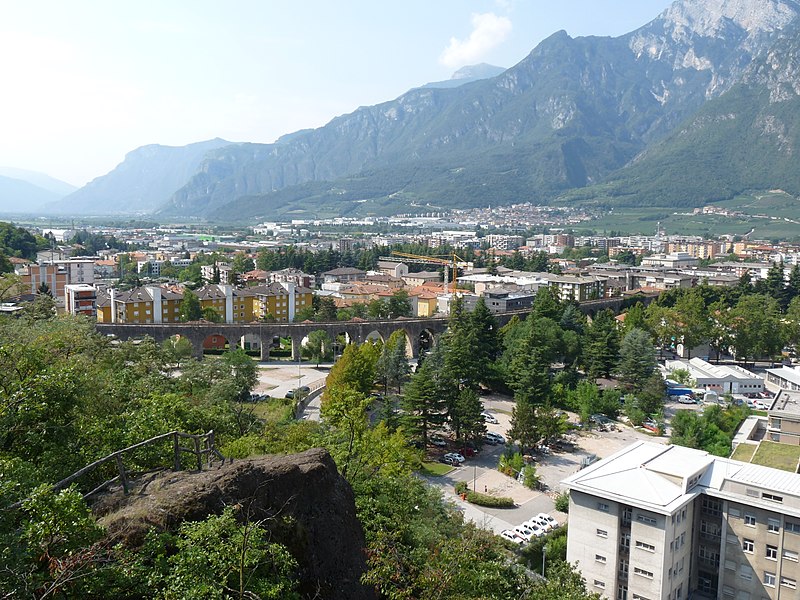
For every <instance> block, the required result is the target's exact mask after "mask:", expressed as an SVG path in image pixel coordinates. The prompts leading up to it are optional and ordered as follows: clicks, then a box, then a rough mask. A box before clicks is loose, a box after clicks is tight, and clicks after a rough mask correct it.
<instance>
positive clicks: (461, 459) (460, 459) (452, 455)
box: [444, 452, 464, 464]
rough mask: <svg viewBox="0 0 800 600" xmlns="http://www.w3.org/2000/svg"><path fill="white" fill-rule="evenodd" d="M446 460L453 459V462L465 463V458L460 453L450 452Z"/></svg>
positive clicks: (446, 455)
mask: <svg viewBox="0 0 800 600" xmlns="http://www.w3.org/2000/svg"><path fill="white" fill-rule="evenodd" d="M444 458H452V459H453V460H456V461H458V464H461V463H463V462H464V457H463V456H462V455H461V454H459V453H458V452H448V453H447V454H445V455H444Z"/></svg>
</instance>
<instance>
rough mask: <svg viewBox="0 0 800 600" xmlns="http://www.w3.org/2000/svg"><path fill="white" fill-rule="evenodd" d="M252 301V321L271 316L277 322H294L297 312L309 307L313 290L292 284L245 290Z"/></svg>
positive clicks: (271, 284)
mask: <svg viewBox="0 0 800 600" xmlns="http://www.w3.org/2000/svg"><path fill="white" fill-rule="evenodd" d="M247 291H248V292H250V293H251V294H253V296H254V297H255V299H254V300H253V319H254V320H256V321H260V320H262V319H264V318H265V317H269V316H271V317H272V318H274V319H275V320H276V321H278V322H292V321H294V317H295V314H296V313H297V311H299V310H302V309H304V308H306V307H308V306H311V304H312V299H313V296H314V292H313V290H311V289H309V288H306V287H301V286H296V285H294V284H293V283H282V284H281V283H270V284H267V285H259V286H256V287H252V288H249V289H248V290H247Z"/></svg>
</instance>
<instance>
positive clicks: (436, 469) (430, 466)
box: [420, 462, 453, 477]
mask: <svg viewBox="0 0 800 600" xmlns="http://www.w3.org/2000/svg"><path fill="white" fill-rule="evenodd" d="M452 470H453V467H452V466H451V465H446V464H444V463H440V462H424V463H422V468H421V469H420V471H421V472H422V474H423V475H432V476H434V477H441V476H442V475H447V474H448V473H449V472H450V471H452Z"/></svg>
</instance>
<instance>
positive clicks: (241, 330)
mask: <svg viewBox="0 0 800 600" xmlns="http://www.w3.org/2000/svg"><path fill="white" fill-rule="evenodd" d="M656 297H657V294H656V295H652V294H651V295H637V296H633V297H626V298H603V299H601V300H589V301H587V302H582V303H581V304H580V309H581V311H582V312H584V313H585V314H587V315H589V316H593V315H594V314H595V313H596V312H598V311H600V310H603V309H605V308H610V309H612V310H614V311H615V312H619V311H621V310H622V309H623V308H625V307H627V306H630V305H632V304H634V303H635V302H642V303H643V304H645V305H647V304H649V303H650V302H652V301H653V300H654V299H655V298H656ZM528 312H529V310H520V311H514V312H507V313H501V314H497V315H495V318H496V319H497V322H498V325H500V326H503V325H505V324H506V323H508V321H509V320H511V318H512V317H513V316H515V315H518V316H519V317H520V318H525V317H526V316H527V314H528ZM96 329H97V331H98V332H99V333H101V334H104V335H109V336H114V337H116V338H118V339H121V340H128V339H141V338H144V337H148V336H149V337H151V338H153V339H154V340H155V341H156V342H158V343H162V342H164V341H165V340H167V339H170V338H172V337H174V336H180V337H181V338H184V339H186V340H188V341H189V342H191V344H192V350H193V355H194V356H195V357H197V358H202V356H203V343H204V342H205V340H207V339H208V338H209V337H210V336H219V337H223V338H225V340H227V342H228V345H229V347H231V348H233V347H235V346H239V345H240V344H241V343H242V340H244V339H245V337H247V338H248V339H256V340H258V342H259V346H260V348H261V360H262V361H266V360H269V349H270V345H271V343H272V340H273V338H274V337H276V336H279V337H284V338H291V340H292V358H293V360H299V359H300V344H301V342H302V340H303V339H305V338H306V337H307V336H308V334H310V333H311V332H312V331H317V330H322V331H325V332H326V333H327V334H328V335H330V337H331V338H332V339H336V337H337V336H339V335H342V334H344V335H345V336H346V339H347V341H348V343H352V342H357V343H362V342H364V341H366V340H367V339H374V338H376V337H379V338H381V339H383V340H386V339H388V338H389V336H390V335H391V334H392V333H394V332H395V331H398V330H401V331H403V333H404V334H405V336H406V348H407V352H408V354H409V355H410V356H412V357H414V358H417V357H418V356H419V351H420V347H421V346H422V345H424V344H425V343H426V342H427V343H432V342H433V340H434V339H435V337H436V336H438V335H440V334H442V333H444V332H445V331H446V330H447V317H426V318H413V317H412V318H402V317H401V318H399V319H379V320H352V321H334V322H303V323H256V322H254V323H208V322H190V323H157V324H156V323H153V324H120V323H97V325H96Z"/></svg>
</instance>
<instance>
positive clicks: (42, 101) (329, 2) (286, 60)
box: [0, 0, 670, 186]
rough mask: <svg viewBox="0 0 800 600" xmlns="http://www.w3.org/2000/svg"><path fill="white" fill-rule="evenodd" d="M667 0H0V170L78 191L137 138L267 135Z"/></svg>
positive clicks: (620, 25)
mask: <svg viewBox="0 0 800 600" xmlns="http://www.w3.org/2000/svg"><path fill="white" fill-rule="evenodd" d="M669 4H670V0H557V1H555V2H553V1H552V0H547V1H545V0H405V1H404V2H402V3H392V4H391V5H390V3H388V2H383V1H380V0H340V1H338V2H336V1H333V0H231V1H229V2H220V1H219V0H214V1H212V0H172V1H169V2H165V1H164V0H136V1H132V0H112V1H108V0H69V1H65V0H25V1H24V2H21V1H19V0H0V85H2V92H0V166H4V167H15V168H21V169H29V170H33V171H40V172H43V173H47V174H48V175H51V176H53V177H56V178H58V179H61V180H64V181H67V182H68V183H71V184H73V185H76V186H81V185H84V184H85V183H87V182H88V181H90V180H92V179H94V178H95V177H98V176H101V175H104V174H105V173H107V172H109V171H110V170H112V169H113V168H114V167H115V166H116V165H117V164H119V163H120V162H122V160H123V159H124V157H125V154H126V153H127V152H129V151H131V150H133V149H135V148H138V147H139V146H143V145H146V144H164V145H170V146H180V145H184V144H189V143H192V142H198V141H202V140H206V139H211V138H215V137H221V138H224V139H226V140H229V141H232V142H263V143H269V142H273V141H274V140H275V139H277V138H278V137H279V136H281V135H283V134H286V133H291V132H293V131H297V130H299V129H306V128H313V127H320V126H322V125H324V124H325V123H327V122H328V121H330V120H331V119H332V118H333V117H335V116H338V115H342V114H346V113H349V112H352V111H353V110H355V109H356V108H358V107H359V106H369V105H373V104H378V103H380V102H385V101H388V100H392V99H394V98H396V97H397V96H399V95H401V94H403V93H404V92H406V91H408V90H409V89H411V88H413V87H417V86H419V85H423V84H425V83H428V82H432V81H441V80H445V79H449V78H450V76H451V75H452V74H453V73H454V72H455V71H456V70H457V69H459V68H460V67H463V66H465V65H472V64H477V63H481V62H485V63H490V64H493V65H497V66H501V67H511V66H513V65H514V64H516V63H517V62H519V61H520V60H522V59H523V58H524V57H525V56H526V55H527V54H528V53H530V51H531V50H532V49H533V48H534V47H535V46H536V45H537V44H538V43H539V42H541V41H542V40H543V39H545V38H546V37H548V36H549V35H551V34H552V33H555V32H556V31H558V30H561V29H564V30H566V32H567V33H568V34H569V35H571V36H573V37H577V36H583V35H609V36H617V35H622V34H624V33H627V32H629V31H632V30H634V29H636V28H638V27H640V26H641V25H644V24H645V23H647V22H649V21H651V20H652V19H654V18H655V17H656V16H658V14H660V13H661V12H662V11H663V10H664V9H665V8H667V6H669Z"/></svg>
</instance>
